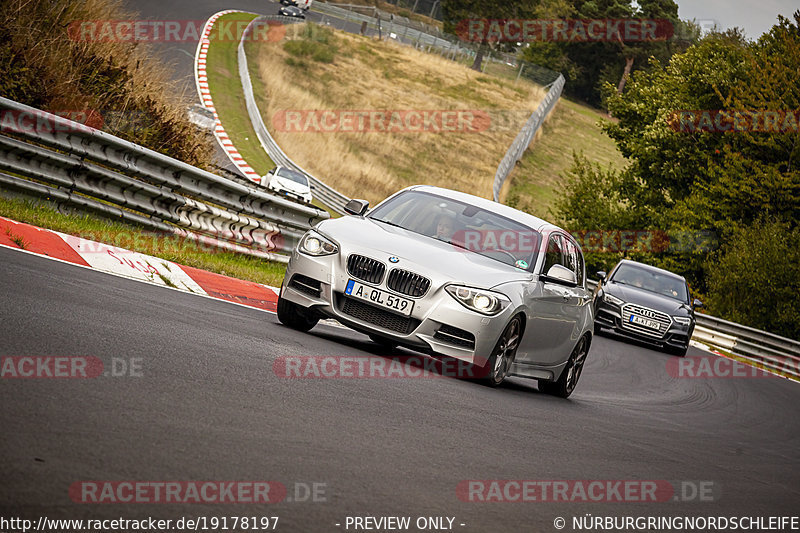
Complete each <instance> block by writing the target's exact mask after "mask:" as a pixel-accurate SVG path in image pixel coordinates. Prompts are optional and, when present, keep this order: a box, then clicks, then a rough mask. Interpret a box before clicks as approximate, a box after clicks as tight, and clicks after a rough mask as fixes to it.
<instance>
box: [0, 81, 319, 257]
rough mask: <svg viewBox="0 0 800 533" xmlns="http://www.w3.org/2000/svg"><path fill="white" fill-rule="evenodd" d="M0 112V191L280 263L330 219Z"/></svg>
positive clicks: (9, 110) (162, 160)
mask: <svg viewBox="0 0 800 533" xmlns="http://www.w3.org/2000/svg"><path fill="white" fill-rule="evenodd" d="M0 113H2V114H3V121H2V123H3V129H2V131H0V170H4V171H6V172H8V173H10V174H12V175H8V174H5V175H3V178H2V180H0V183H2V184H3V185H4V186H6V187H9V188H13V189H16V190H19V191H23V192H25V193H27V194H34V195H39V196H46V197H51V198H55V199H57V200H59V201H62V202H66V203H69V204H72V205H77V206H79V207H82V208H84V209H91V210H94V211H98V212H102V213H104V214H106V215H111V216H115V217H120V218H123V219H125V220H128V221H132V222H136V223H138V224H142V225H144V226H146V227H150V228H153V229H156V230H158V231H164V232H168V233H171V234H179V235H183V236H185V237H187V238H190V239H192V240H202V241H203V242H205V243H206V244H213V245H217V246H219V247H220V248H223V249H226V250H235V251H239V252H244V253H250V255H255V256H258V257H264V258H268V259H272V260H276V261H281V262H285V261H286V260H288V258H287V256H284V255H279V254H277V253H276V252H281V251H285V252H288V251H290V250H291V249H292V248H293V247H294V245H295V244H296V243H297V241H298V239H299V238H300V236H301V235H302V233H303V232H304V231H305V230H307V229H308V228H309V227H311V226H312V225H313V224H314V223H316V222H317V221H319V220H322V219H324V218H328V216H329V215H328V213H325V212H324V211H320V210H318V209H316V208H310V207H306V206H302V205H299V204H295V203H293V202H290V201H288V200H284V199H283V198H279V197H276V196H273V195H270V194H268V193H266V192H264V191H260V190H257V189H254V188H250V187H247V186H245V185H242V184H240V183H236V182H233V181H231V180H228V179H225V178H222V177H219V176H217V175H215V174H212V173H210V172H207V171H205V170H202V169H199V168H196V167H193V166H191V165H188V164H186V163H184V162H182V161H178V160H177V159H173V158H171V157H169V156H166V155H163V154H160V153H158V152H155V151H153V150H150V149H148V148H145V147H142V146H139V145H136V144H134V143H131V142H129V141H125V140H123V139H120V138H118V137H115V136H113V135H111V134H108V133H105V132H102V131H99V130H95V129H93V128H90V127H88V126H85V125H83V124H80V123H77V122H73V121H71V120H67V119H65V118H62V117H59V116H56V115H53V114H50V113H46V112H44V111H40V110H37V109H34V108H32V107H29V106H26V105H24V104H20V103H18V102H14V101H13V100H9V99H7V98H2V97H0ZM20 177H23V178H25V179H21V178H20ZM30 180H34V181H30ZM23 182H24V183H23ZM37 182H38V183H37ZM115 206H116V207H115Z"/></svg>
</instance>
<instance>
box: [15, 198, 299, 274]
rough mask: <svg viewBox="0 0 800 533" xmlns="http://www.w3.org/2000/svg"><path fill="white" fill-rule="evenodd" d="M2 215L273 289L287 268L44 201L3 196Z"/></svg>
mask: <svg viewBox="0 0 800 533" xmlns="http://www.w3.org/2000/svg"><path fill="white" fill-rule="evenodd" d="M0 215H2V216H4V217H7V218H11V219H13V220H16V221H18V222H25V223H28V224H32V225H34V226H39V227H41V228H47V229H51V230H55V231H60V232H61V233H67V234H69V235H74V236H76V237H82V238H84V239H89V240H93V241H98V242H102V243H105V244H110V245H112V246H118V247H120V248H125V249H128V250H132V251H134V252H139V253H143V254H148V255H152V256H155V257H158V258H161V259H165V260H167V261H173V262H175V263H178V264H181V265H186V266H191V267H195V268H200V269H202V270H208V271H210V272H216V273H217V274H222V275H225V276H231V277H233V278H238V279H244V280H249V281H254V282H256V283H263V284H265V285H270V286H273V287H277V286H279V285H280V284H281V282H282V281H283V276H284V274H285V272H286V268H285V267H284V265H282V264H280V263H273V262H269V261H265V260H262V259H258V258H255V257H249V256H245V255H240V254H234V253H230V252H221V251H218V250H215V249H208V248H207V247H203V246H200V245H197V244H195V243H193V242H191V241H186V240H183V239H179V238H177V237H174V236H165V235H159V234H156V233H152V232H149V231H147V230H145V229H143V228H140V227H138V226H133V225H129V224H122V223H119V222H111V221H105V220H102V219H98V218H95V217H93V216H90V215H84V214H70V213H61V212H59V211H57V210H56V209H55V208H54V207H53V206H52V205H51V204H48V203H44V202H41V203H40V202H33V201H30V200H21V199H17V198H6V197H3V196H0ZM18 244H19V243H18ZM20 247H24V246H22V245H21V244H20Z"/></svg>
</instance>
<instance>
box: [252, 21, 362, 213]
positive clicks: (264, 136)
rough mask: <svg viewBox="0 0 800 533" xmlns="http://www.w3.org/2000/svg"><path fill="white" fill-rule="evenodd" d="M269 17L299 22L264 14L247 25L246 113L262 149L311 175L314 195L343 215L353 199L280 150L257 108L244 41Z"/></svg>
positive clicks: (280, 163)
mask: <svg viewBox="0 0 800 533" xmlns="http://www.w3.org/2000/svg"><path fill="white" fill-rule="evenodd" d="M267 20H280V21H281V22H282V23H295V22H300V21H297V20H296V19H288V20H287V17H275V16H269V15H262V16H260V17H257V18H255V19H253V20H252V21H251V22H250V24H248V25H247V28H245V30H244V32H242V38H241V40H240V41H239V47H238V50H237V56H238V63H239V78H240V79H241V83H242V88H243V89H244V100H245V105H246V107H247V114H248V115H249V117H250V122H251V123H252V124H253V128H254V129H255V131H256V136H257V137H258V141H259V142H260V143H261V146H262V148H264V151H265V152H267V155H269V157H270V159H272V160H273V161H274V162H275V163H276V164H278V165H280V166H283V167H287V168H291V169H294V170H297V171H298V172H302V173H303V174H305V175H306V176H308V177H309V181H310V182H311V186H312V188H313V195H314V197H316V198H318V199H319V200H320V201H321V202H322V203H324V204H325V205H326V206H328V207H330V208H331V209H332V210H334V211H336V212H337V213H339V214H341V215H343V214H344V206H345V204H346V203H347V202H349V201H350V198H348V197H347V196H345V195H344V194H342V193H340V192H339V191H337V190H336V189H334V188H333V187H329V186H328V185H326V184H325V183H324V182H322V181H321V180H320V179H318V178H316V177H314V176H313V175H312V174H311V173H310V172H308V171H307V170H304V169H303V168H302V167H301V166H300V165H298V164H297V163H295V162H294V161H292V160H291V159H290V158H289V156H287V155H286V153H285V152H284V151H283V150H281V148H280V146H278V143H277V142H275V139H273V137H272V135H270V133H269V131H268V130H267V127H266V125H265V124H264V120H263V119H262V118H261V113H260V112H259V110H258V105H257V104H256V99H255V95H254V94H253V83H252V81H251V80H250V70H249V68H248V66H247V54H246V52H245V49H244V43H245V41H247V38H248V36H249V35H250V33H251V32H252V31H253V28H254V27H255V25H256V24H264V23H265V21H267Z"/></svg>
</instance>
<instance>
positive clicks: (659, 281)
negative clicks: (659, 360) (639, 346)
mask: <svg viewBox="0 0 800 533" xmlns="http://www.w3.org/2000/svg"><path fill="white" fill-rule="evenodd" d="M597 275H598V277H599V278H600V283H598V284H597V287H596V288H595V291H594V308H595V322H594V331H595V334H598V333H600V331H601V330H602V328H608V329H612V330H614V331H615V332H616V333H619V334H622V335H625V336H628V337H633V338H635V339H638V340H642V341H645V342H648V343H652V344H655V345H657V346H659V347H661V348H663V349H664V350H665V351H666V352H667V353H671V354H673V355H680V356H683V355H686V350H687V349H688V347H689V340H690V339H691V338H692V332H693V331H694V325H695V318H694V310H695V309H697V308H700V307H702V306H703V304H702V302H701V301H700V300H694V302H692V303H689V302H690V300H689V286H688V285H687V284H686V280H685V279H684V278H683V277H682V276H679V275H677V274H675V273H673V272H669V271H668V270H663V269H660V268H657V267H654V266H650V265H646V264H644V263H637V262H636V261H630V260H627V259H624V260H622V261H620V262H619V263H617V265H616V266H615V267H614V269H613V270H612V271H611V273H610V274H609V275H608V276H606V273H605V272H598V273H597Z"/></svg>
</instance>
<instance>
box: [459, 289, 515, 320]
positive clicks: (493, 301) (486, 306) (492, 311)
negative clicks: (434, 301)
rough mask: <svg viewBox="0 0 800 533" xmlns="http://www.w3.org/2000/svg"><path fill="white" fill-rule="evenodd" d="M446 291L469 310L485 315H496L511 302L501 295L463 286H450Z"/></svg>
mask: <svg viewBox="0 0 800 533" xmlns="http://www.w3.org/2000/svg"><path fill="white" fill-rule="evenodd" d="M445 290H447V292H448V293H449V294H450V296H452V297H453V298H455V299H456V300H458V303H460V304H461V305H463V306H464V307H466V308H467V309H470V310H472V311H477V312H478V313H481V314H483V315H489V316H492V315H496V314H497V313H499V312H500V311H502V310H503V308H504V307H505V306H506V305H507V304H508V303H509V302H510V300H509V299H508V298H506V297H505V296H503V295H502V294H500V293H497V292H492V291H487V290H484V289H473V288H472V287H464V286H463V285H448V286H447V287H445Z"/></svg>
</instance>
